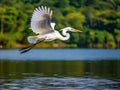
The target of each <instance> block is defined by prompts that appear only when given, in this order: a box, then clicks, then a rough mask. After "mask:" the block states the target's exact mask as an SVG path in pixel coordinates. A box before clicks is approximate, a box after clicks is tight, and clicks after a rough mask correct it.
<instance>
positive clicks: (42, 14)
mask: <svg viewBox="0 0 120 90" xmlns="http://www.w3.org/2000/svg"><path fill="white" fill-rule="evenodd" d="M51 16H52V10H50V8H47V7H43V6H41V7H38V8H36V9H35V10H34V12H33V15H32V19H31V29H32V31H33V32H35V33H36V34H45V33H49V32H54V28H52V26H51V24H50V21H51Z"/></svg>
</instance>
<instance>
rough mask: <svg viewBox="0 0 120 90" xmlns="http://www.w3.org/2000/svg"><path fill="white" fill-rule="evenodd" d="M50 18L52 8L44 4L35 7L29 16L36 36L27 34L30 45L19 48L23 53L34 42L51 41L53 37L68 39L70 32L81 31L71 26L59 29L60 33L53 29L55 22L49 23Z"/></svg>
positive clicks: (33, 44)
mask: <svg viewBox="0 0 120 90" xmlns="http://www.w3.org/2000/svg"><path fill="white" fill-rule="evenodd" d="M51 18H52V10H51V9H50V8H47V7H46V6H45V7H44V6H41V7H38V8H35V10H34V12H33V14H32V18H31V29H32V31H33V32H34V33H36V34H37V36H29V37H28V42H29V43H31V44H32V45H31V46H28V47H25V48H22V49H20V50H21V51H22V52H21V53H25V52H27V51H29V50H30V49H32V48H33V47H34V46H35V45H36V44H38V43H40V42H41V41H45V42H48V41H53V40H55V39H59V40H68V39H69V38H70V34H69V33H68V31H70V32H82V31H80V30H76V29H74V28H71V27H66V28H63V29H61V31H62V34H63V35H61V34H60V33H59V32H58V31H57V30H55V29H54V28H55V25H56V24H55V23H51ZM38 41H39V42H38Z"/></svg>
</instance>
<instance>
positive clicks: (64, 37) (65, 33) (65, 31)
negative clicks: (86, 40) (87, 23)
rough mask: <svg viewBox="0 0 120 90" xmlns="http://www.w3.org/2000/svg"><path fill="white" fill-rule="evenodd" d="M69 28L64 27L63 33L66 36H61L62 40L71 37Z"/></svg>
mask: <svg viewBox="0 0 120 90" xmlns="http://www.w3.org/2000/svg"><path fill="white" fill-rule="evenodd" d="M67 31H68V30H67V29H64V30H62V34H63V35H64V36H60V39H61V40H68V39H69V38H70V34H69V33H67Z"/></svg>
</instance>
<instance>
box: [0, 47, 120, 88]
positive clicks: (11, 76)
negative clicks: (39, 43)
mask: <svg viewBox="0 0 120 90" xmlns="http://www.w3.org/2000/svg"><path fill="white" fill-rule="evenodd" d="M0 90H120V50H104V49H100V50H97V49H95V50H94V49H89V50H84V49H56V50H55V49H48V50H47V49H40V50H37V49H34V50H32V51H30V52H28V53H25V54H22V55H21V54H20V53H19V51H18V50H0Z"/></svg>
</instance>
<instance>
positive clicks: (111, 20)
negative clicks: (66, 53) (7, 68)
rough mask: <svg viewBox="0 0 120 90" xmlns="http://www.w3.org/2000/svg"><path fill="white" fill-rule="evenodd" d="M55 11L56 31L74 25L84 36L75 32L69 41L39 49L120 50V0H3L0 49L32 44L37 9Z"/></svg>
mask: <svg viewBox="0 0 120 90" xmlns="http://www.w3.org/2000/svg"><path fill="white" fill-rule="evenodd" d="M42 5H43V6H47V7H50V8H51V9H52V10H53V17H52V22H55V23H56V24H57V25H56V27H55V29H56V30H60V29H61V28H64V27H67V26H71V27H73V28H76V29H80V30H82V31H83V32H82V33H71V38H70V39H69V40H67V41H60V40H55V41H52V42H49V43H47V42H45V43H41V44H39V45H38V46H36V47H39V48H120V0H0V48H20V47H24V46H26V45H28V44H29V43H28V42H27V39H26V38H27V37H28V36H29V35H35V34H34V33H33V32H32V31H31V30H30V20H31V16H32V13H33V10H34V8H36V7H38V6H42Z"/></svg>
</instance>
